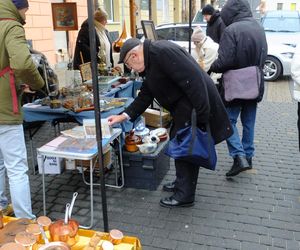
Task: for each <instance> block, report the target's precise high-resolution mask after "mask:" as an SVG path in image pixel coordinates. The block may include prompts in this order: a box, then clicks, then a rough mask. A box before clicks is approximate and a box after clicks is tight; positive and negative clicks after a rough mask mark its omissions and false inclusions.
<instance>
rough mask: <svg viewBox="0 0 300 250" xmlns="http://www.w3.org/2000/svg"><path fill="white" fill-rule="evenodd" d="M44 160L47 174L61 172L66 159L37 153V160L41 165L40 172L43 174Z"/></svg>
mask: <svg viewBox="0 0 300 250" xmlns="http://www.w3.org/2000/svg"><path fill="white" fill-rule="evenodd" d="M43 160H44V170H45V171H44V173H45V174H61V173H62V172H63V169H64V159H63V158H58V157H48V156H46V157H44V156H41V155H37V162H38V166H39V173H40V174H42V173H43V170H42V161H43Z"/></svg>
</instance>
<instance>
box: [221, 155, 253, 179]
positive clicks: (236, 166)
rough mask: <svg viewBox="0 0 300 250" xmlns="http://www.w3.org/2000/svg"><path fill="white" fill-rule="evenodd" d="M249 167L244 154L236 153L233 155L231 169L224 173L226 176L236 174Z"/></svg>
mask: <svg viewBox="0 0 300 250" xmlns="http://www.w3.org/2000/svg"><path fill="white" fill-rule="evenodd" d="M249 169H251V167H250V166H249V163H248V161H247V160H246V157H245V156H241V155H237V156H236V157H234V162H233V165H232V167H231V169H230V170H229V171H228V172H227V173H226V176H227V177H232V176H236V175H238V174H239V173H241V172H243V171H246V170H249Z"/></svg>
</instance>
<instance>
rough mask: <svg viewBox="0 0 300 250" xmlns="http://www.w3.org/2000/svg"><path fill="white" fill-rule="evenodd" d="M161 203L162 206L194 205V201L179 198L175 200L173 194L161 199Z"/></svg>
mask: <svg viewBox="0 0 300 250" xmlns="http://www.w3.org/2000/svg"><path fill="white" fill-rule="evenodd" d="M159 205H161V206H162V207H168V208H172V207H191V206H194V202H193V201H192V202H181V201H178V200H175V199H174V197H173V196H171V197H166V198H163V199H161V200H160V202H159Z"/></svg>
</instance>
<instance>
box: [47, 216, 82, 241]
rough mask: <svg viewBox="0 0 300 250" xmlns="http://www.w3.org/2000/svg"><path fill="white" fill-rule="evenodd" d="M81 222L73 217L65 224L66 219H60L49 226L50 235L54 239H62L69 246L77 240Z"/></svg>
mask: <svg viewBox="0 0 300 250" xmlns="http://www.w3.org/2000/svg"><path fill="white" fill-rule="evenodd" d="M78 227H79V223H78V222H77V221H75V220H73V219H71V220H69V221H68V223H67V224H65V222H64V220H58V221H56V222H54V223H53V224H51V225H50V226H49V232H50V237H51V240H52V241H62V242H65V243H67V244H68V245H69V246H73V245H75V244H76V242H77V231H78Z"/></svg>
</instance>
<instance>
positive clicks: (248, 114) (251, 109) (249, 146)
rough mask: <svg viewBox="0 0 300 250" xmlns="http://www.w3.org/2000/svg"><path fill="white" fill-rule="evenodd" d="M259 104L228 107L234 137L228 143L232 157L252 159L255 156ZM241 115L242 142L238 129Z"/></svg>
mask: <svg viewBox="0 0 300 250" xmlns="http://www.w3.org/2000/svg"><path fill="white" fill-rule="evenodd" d="M256 109H257V103H255V102H249V103H244V104H243V105H237V106H232V107H227V108H226V110H227V113H228V116H229V120H230V123H231V126H232V129H233V135H232V136H230V137H229V138H228V139H227V140H226V142H227V146H228V150H229V154H230V156H231V157H235V156H237V155H241V156H246V157H252V156H253V155H254V127H255V118H256ZM239 115H241V122H242V126H243V134H242V140H241V139H240V136H239V132H238V129H237V127H236V123H237V119H238V117H239Z"/></svg>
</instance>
